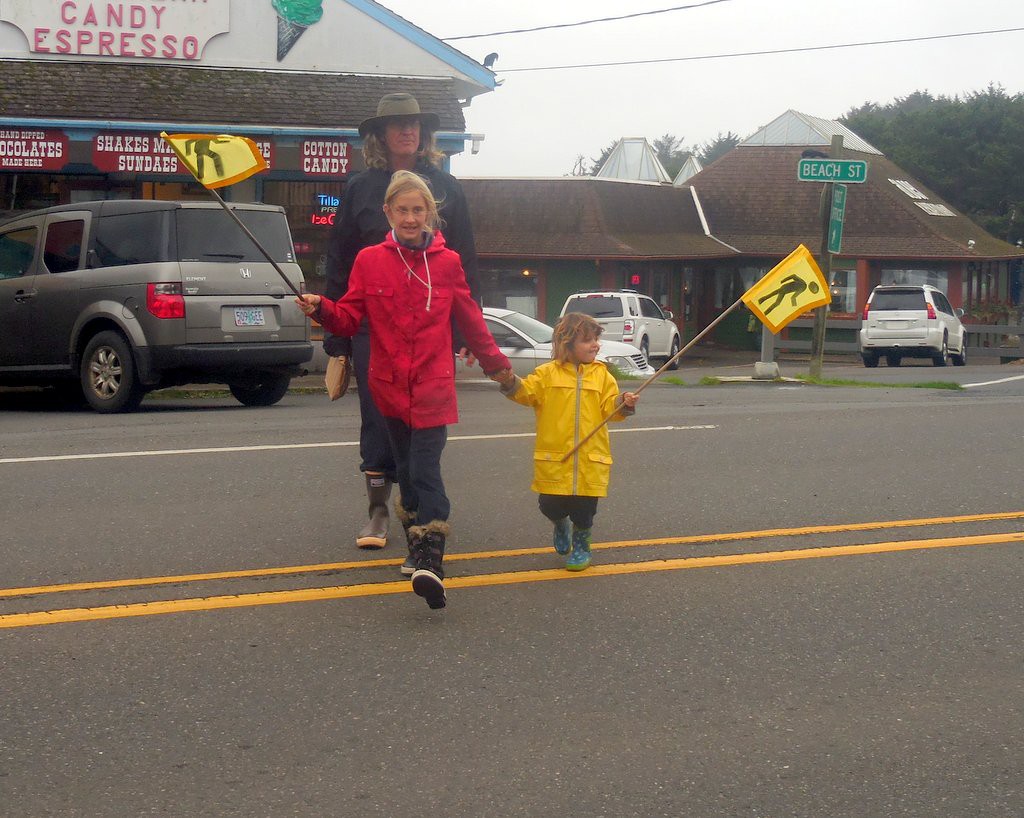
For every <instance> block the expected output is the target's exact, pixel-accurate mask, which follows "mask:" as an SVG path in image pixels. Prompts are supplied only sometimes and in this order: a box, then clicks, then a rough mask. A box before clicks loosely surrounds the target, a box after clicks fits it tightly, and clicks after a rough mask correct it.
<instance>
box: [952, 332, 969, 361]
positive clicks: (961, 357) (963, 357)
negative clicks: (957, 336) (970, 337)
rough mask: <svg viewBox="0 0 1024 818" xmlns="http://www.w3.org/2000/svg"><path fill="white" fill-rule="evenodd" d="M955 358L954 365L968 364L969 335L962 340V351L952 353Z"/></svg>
mask: <svg viewBox="0 0 1024 818" xmlns="http://www.w3.org/2000/svg"><path fill="white" fill-rule="evenodd" d="M949 357H950V358H952V359H953V366H965V365H966V364H967V336H966V335H964V337H963V338H962V339H961V340H960V351H959V352H958V353H956V354H955V355H950V356H949Z"/></svg>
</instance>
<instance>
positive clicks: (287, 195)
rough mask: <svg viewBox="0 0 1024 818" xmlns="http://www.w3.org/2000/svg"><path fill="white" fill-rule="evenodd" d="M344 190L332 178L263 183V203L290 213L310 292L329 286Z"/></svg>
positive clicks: (340, 183) (290, 226)
mask: <svg viewBox="0 0 1024 818" xmlns="http://www.w3.org/2000/svg"><path fill="white" fill-rule="evenodd" d="M344 187H345V183H344V182H340V181H334V180H331V179H328V180H325V181H323V182H272V181H268V182H264V184H263V201H264V202H265V203H266V204H274V205H280V206H281V207H283V208H284V210H285V213H286V214H287V217H288V227H289V229H290V230H291V233H292V241H293V242H294V243H295V258H296V261H298V263H299V266H300V267H301V268H302V276H303V278H304V279H305V280H306V289H307V290H309V291H310V292H314V293H322V292H323V291H324V289H325V287H326V285H327V270H326V265H327V241H328V238H329V236H330V234H331V228H332V227H333V226H334V220H335V218H336V217H337V214H338V210H339V209H340V208H341V197H342V195H343V190H344ZM383 238H384V237H383V236H381V239H382V240H383Z"/></svg>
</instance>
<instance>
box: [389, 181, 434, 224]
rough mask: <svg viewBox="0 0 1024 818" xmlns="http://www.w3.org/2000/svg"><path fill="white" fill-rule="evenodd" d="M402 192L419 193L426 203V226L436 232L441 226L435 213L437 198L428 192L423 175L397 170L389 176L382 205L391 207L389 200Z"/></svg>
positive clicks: (392, 199)
mask: <svg viewBox="0 0 1024 818" xmlns="http://www.w3.org/2000/svg"><path fill="white" fill-rule="evenodd" d="M404 193H419V194H420V196H422V197H423V201H424V202H425V203H426V205H427V226H428V227H429V228H430V229H431V231H433V232H437V230H438V228H439V227H440V226H441V217H440V216H439V215H438V213H437V200H436V199H435V198H434V194H433V193H431V192H430V188H429V187H428V186H427V183H426V182H424V181H423V177H422V176H420V175H419V174H417V173H413V172H412V171H411V170H399V171H396V172H395V173H394V174H392V176H391V183H390V184H389V185H388V189H387V190H386V191H385V193H384V205H385V207H387V208H388V210H390V209H391V202H392V201H394V200H395V199H396V198H397V197H399V196H401V195H402V194H404Z"/></svg>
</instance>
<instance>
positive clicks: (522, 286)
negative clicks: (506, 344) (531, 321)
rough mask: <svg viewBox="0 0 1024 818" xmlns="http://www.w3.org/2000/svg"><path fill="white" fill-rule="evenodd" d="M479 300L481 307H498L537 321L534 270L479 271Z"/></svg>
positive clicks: (494, 268)
mask: <svg viewBox="0 0 1024 818" xmlns="http://www.w3.org/2000/svg"><path fill="white" fill-rule="evenodd" d="M479 283H480V300H481V302H482V306H484V307H501V308H504V309H506V310H515V311H516V312H521V313H523V315H528V316H530V317H531V318H537V317H538V316H537V271H536V270H535V269H533V268H531V267H527V266H501V267H495V266H485V267H481V268H480V272H479Z"/></svg>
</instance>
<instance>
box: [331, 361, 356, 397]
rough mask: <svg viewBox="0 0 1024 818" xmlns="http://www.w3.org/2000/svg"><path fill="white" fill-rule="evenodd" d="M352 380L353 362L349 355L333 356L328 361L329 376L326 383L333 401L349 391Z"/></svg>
mask: <svg viewBox="0 0 1024 818" xmlns="http://www.w3.org/2000/svg"><path fill="white" fill-rule="evenodd" d="M351 379H352V360H351V358H349V356H348V355H332V356H331V358H330V360H328V361H327V374H326V375H324V383H325V384H326V385H327V394H328V395H329V396H330V398H331V400H337V399H338V398H340V397H341V396H342V395H344V394H345V393H346V392H347V391H348V382H349V381H350V380H351Z"/></svg>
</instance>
